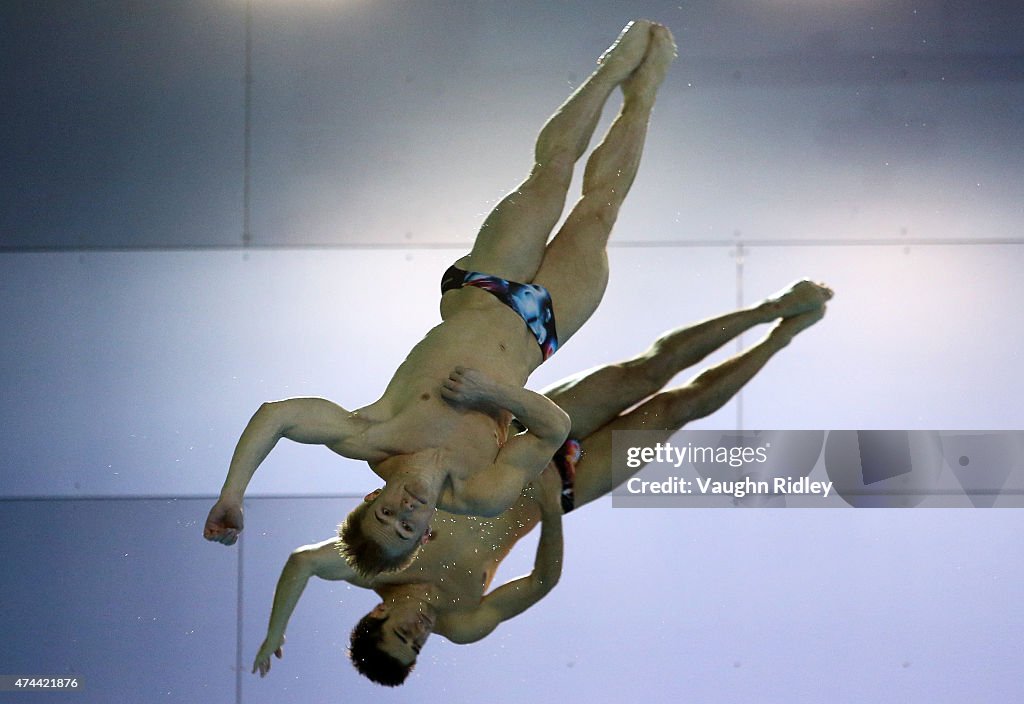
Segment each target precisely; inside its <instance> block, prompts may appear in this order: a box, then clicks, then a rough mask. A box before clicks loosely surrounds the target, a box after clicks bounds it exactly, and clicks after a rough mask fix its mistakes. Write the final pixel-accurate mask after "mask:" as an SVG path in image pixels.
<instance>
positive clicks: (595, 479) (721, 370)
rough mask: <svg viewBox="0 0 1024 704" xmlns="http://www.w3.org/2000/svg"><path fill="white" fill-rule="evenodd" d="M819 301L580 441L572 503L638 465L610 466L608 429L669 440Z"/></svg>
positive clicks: (818, 312)
mask: <svg viewBox="0 0 1024 704" xmlns="http://www.w3.org/2000/svg"><path fill="white" fill-rule="evenodd" d="M824 314H825V306H824V304H823V303H822V304H821V305H819V306H818V307H816V308H814V309H812V310H809V311H807V312H805V313H801V314H799V315H796V316H793V317H790V318H785V319H783V320H782V321H780V322H779V323H778V325H776V326H775V327H774V328H773V329H772V330H771V332H769V333H768V335H767V336H766V337H765V338H764V339H763V340H761V341H760V342H759V343H757V344H756V345H754V346H753V347H751V348H749V349H747V350H745V351H743V352H741V353H740V354H737V355H735V356H733V357H730V358H729V359H727V360H726V361H724V362H722V363H721V364H718V365H716V366H714V367H711V368H709V369H707V370H705V371H704V372H702V373H701V374H700V375H698V376H697V377H696V378H694V379H693V380H692V381H690V382H689V383H688V384H686V385H684V386H680V387H678V388H675V389H670V390H668V391H662V392H661V393H658V394H655V395H654V396H652V397H651V398H650V399H648V400H647V401H645V402H644V403H642V404H641V405H639V406H637V407H636V408H635V409H633V410H632V411H630V412H628V413H626V414H625V415H622V416H619V417H618V418H616V419H615V420H613V421H611V422H610V423H607V424H606V425H605V426H604V427H602V428H601V429H599V430H598V431H596V432H594V433H592V434H591V435H589V436H587V437H586V438H584V439H583V440H582V441H581V445H582V448H583V454H582V457H581V458H580V461H579V463H578V464H577V465H576V489H575V491H576V506H577V507H579V506H582V505H583V504H585V503H587V502H589V501H593V500H594V499H596V498H598V497H600V496H604V495H605V494H607V493H609V492H610V491H612V489H614V488H615V487H617V486H618V485H619V484H621V483H622V482H624V481H626V480H627V479H629V477H631V476H632V475H633V474H635V473H636V472H637V471H639V470H638V469H631V468H628V467H626V466H625V465H624V464H623V466H620V467H617V466H614V463H613V462H612V433H613V432H614V431H616V430H659V431H662V436H661V438H660V439H668V438H669V437H670V436H671V435H672V434H673V433H674V432H676V431H677V430H679V429H680V428H682V427H683V426H684V425H686V424H687V423H689V422H690V421H693V420H696V419H698V418H703V417H704V416H707V415H710V414H711V413H714V412H715V411H716V410H718V409H719V408H721V407H722V406H723V405H725V403H726V402H727V401H728V400H729V399H730V398H732V397H733V396H734V395H735V394H736V392H737V391H739V390H740V389H741V388H743V386H744V385H745V384H746V383H747V382H748V381H750V379H751V378H753V376H754V375H755V374H757V372H759V371H760V370H761V369H762V368H763V367H764V365H765V364H766V363H767V362H768V360H769V359H771V358H772V356H774V355H775V353H777V352H778V351H779V350H782V349H783V348H785V347H786V346H787V345H788V344H789V343H790V342H791V341H792V340H793V338H794V337H795V336H796V335H797V333H799V332H801V331H802V330H805V329H806V328H808V327H809V326H811V325H813V324H814V323H816V322H818V321H819V320H821V318H822V316H823V315H824Z"/></svg>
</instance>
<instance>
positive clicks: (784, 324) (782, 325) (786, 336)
mask: <svg viewBox="0 0 1024 704" xmlns="http://www.w3.org/2000/svg"><path fill="white" fill-rule="evenodd" d="M823 317H825V304H824V303H819V304H818V305H817V306H816V307H815V308H812V309H811V310H809V311H807V312H805V313H800V314H798V315H791V316H788V317H786V318H783V319H782V320H781V321H779V324H778V325H776V326H775V327H774V328H772V331H771V333H770V335H771V337H772V339H774V340H775V341H777V342H780V343H782V344H784V345H788V344H789V343H790V341H791V340H792V339H793V338H794V337H796V336H797V335H798V334H799V333H801V332H803V331H804V330H806V329H807V328H809V327H811V326H812V325H814V324H815V323H816V322H818V321H819V320H821V319H822V318H823Z"/></svg>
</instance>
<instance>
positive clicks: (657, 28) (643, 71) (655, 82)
mask: <svg viewBox="0 0 1024 704" xmlns="http://www.w3.org/2000/svg"><path fill="white" fill-rule="evenodd" d="M675 58H676V42H675V39H674V38H673V37H672V32H670V31H669V29H668V27H666V26H665V25H662V24H653V23H652V24H651V42H650V44H649V45H648V47H647V53H646V54H645V55H644V60H643V63H641V64H640V66H639V67H638V68H637V69H636V71H634V72H633V75H631V76H630V77H629V78H628V79H626V80H625V81H623V83H622V93H623V95H625V97H626V99H627V100H636V99H644V98H646V99H649V100H651V101H653V100H654V94H655V93H656V92H657V90H658V87H659V86H660V85H661V82H662V81H664V80H665V74H666V73H667V72H668V67H669V66H671V65H672V61H674V60H675Z"/></svg>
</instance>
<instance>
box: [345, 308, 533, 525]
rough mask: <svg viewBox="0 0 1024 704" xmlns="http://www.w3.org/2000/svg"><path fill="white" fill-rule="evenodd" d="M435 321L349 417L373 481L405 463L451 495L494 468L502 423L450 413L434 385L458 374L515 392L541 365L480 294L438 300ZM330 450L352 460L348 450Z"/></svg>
mask: <svg viewBox="0 0 1024 704" xmlns="http://www.w3.org/2000/svg"><path fill="white" fill-rule="evenodd" d="M441 317H442V319H443V321H444V322H442V323H441V324H440V325H437V326H436V327H434V328H433V329H431V330H430V331H429V332H428V333H427V334H426V336H425V337H424V338H423V339H422V340H421V341H420V342H419V343H418V344H417V345H416V346H415V347H414V348H413V349H412V351H410V352H409V355H408V356H407V357H406V358H405V361H404V362H402V364H401V365H400V366H399V367H398V370H397V371H396V372H395V375H394V376H393V377H392V379H391V381H390V383H389V384H388V386H387V388H386V389H385V390H384V394H383V395H382V396H381V398H380V399H379V400H377V401H375V402H374V403H372V404H370V405H369V406H365V407H363V408H360V409H359V410H357V411H355V412H354V413H353V416H354V417H355V418H359V419H360V420H362V421H364V422H365V423H366V424H367V425H366V430H365V432H364V434H363V437H362V442H361V443H360V444H361V445H362V446H363V448H364V450H363V452H362V453H361V454H363V455H364V456H365V458H366V459H367V461H368V462H369V464H370V467H371V468H372V469H373V470H374V472H376V474H377V475H378V476H379V477H381V478H382V479H384V480H385V481H387V480H388V479H389V478H390V477H391V475H392V474H393V473H394V472H395V471H397V470H398V468H399V466H401V467H402V468H408V467H409V465H410V462H411V463H412V464H414V465H415V464H420V465H428V466H441V467H443V468H444V469H445V471H446V472H447V473H448V475H449V480H450V482H451V485H450V487H449V491H454V492H455V493H457V492H458V485H459V484H460V483H461V482H462V481H463V480H465V479H466V478H468V476H470V475H471V474H472V473H473V471H474V470H476V469H479V468H480V467H484V466H489V465H490V464H492V463H493V462H494V458H495V456H496V455H497V452H498V449H499V448H500V447H501V445H503V444H504V442H505V440H506V437H507V428H508V423H509V420H510V415H509V414H508V413H496V414H494V415H491V414H487V413H483V412H480V411H476V410H469V409H466V408H458V407H455V406H453V405H452V404H450V403H448V402H447V401H445V400H444V399H443V398H442V397H441V394H440V389H441V385H442V383H443V382H444V381H445V380H446V379H447V378H448V376H449V375H450V374H451V373H452V370H453V369H454V368H455V367H456V366H462V367H467V368H472V369H476V370H479V371H481V372H484V373H485V374H487V375H488V376H489V377H491V378H493V379H494V380H495V381H498V382H501V383H505V384H512V385H516V386H520V387H521V386H522V385H523V384H524V383H525V382H526V379H527V377H528V376H529V374H530V372H532V371H533V370H534V369H535V368H536V367H537V366H538V365H539V364H540V362H541V361H542V360H541V354H540V349H539V347H538V346H537V341H536V339H534V337H533V336H532V335H531V334H530V332H529V330H528V329H527V328H526V326H525V325H524V324H523V321H522V319H521V318H520V317H519V316H518V315H516V314H515V313H513V312H512V311H511V310H510V309H509V308H508V307H507V306H505V305H503V304H502V303H500V302H499V301H498V300H497V299H496V298H495V297H494V296H492V295H491V294H489V293H487V292H485V291H481V290H479V289H475V288H467V289H458V290H453V291H449V292H447V293H445V294H444V296H442V298H441ZM332 449H334V450H335V451H336V452H339V454H344V455H346V456H351V455H352V453H351V451H350V450H349V449H348V448H340V447H338V448H335V447H332ZM410 456H411V457H410ZM444 503H445V502H444V501H442V502H441V503H440V504H439V507H441V508H444Z"/></svg>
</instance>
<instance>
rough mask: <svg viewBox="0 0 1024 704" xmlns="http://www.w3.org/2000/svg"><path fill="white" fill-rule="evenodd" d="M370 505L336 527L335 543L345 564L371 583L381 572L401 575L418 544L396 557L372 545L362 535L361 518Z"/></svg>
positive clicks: (365, 503)
mask: <svg viewBox="0 0 1024 704" xmlns="http://www.w3.org/2000/svg"><path fill="white" fill-rule="evenodd" d="M371 503H372V502H370V501H364V502H363V503H361V504H359V505H358V506H356V507H355V508H354V509H352V512H351V513H349V514H348V516H346V517H345V520H344V521H343V522H342V523H341V525H339V526H338V542H337V543H335V547H336V548H337V549H338V552H339V553H340V554H341V556H342V557H343V558H345V561H346V562H348V564H349V565H351V567H352V569H353V570H355V571H356V574H358V575H359V576H360V577H362V578H364V579H373V578H374V577H375V576H377V575H378V574H381V573H383V572H400V571H401V570H404V569H405V568H406V567H408V566H409V565H410V564H411V563H412V561H413V559H414V558H415V557H416V553H417V552H418V551H419V548H420V541H419V540H416V541H412V543H413V544H412V546H411V547H410V548H409V549H408V550H407V551H406V552H403V553H399V554H398V555H388V554H387V553H386V552H385V551H384V549H383V548H382V547H381V546H380V545H378V544H377V543H376V542H375V541H373V540H371V539H370V538H369V537H368V536H367V535H366V533H365V532H363V517H364V516H365V515H366V512H367V511H368V510H369V508H370V504H371Z"/></svg>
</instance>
